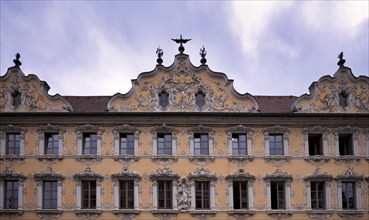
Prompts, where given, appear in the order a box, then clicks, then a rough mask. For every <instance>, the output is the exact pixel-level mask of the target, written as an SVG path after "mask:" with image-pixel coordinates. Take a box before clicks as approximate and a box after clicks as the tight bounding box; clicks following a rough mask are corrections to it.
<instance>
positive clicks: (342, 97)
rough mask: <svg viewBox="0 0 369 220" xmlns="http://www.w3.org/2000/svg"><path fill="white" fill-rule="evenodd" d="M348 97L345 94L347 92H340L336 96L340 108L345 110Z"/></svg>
mask: <svg viewBox="0 0 369 220" xmlns="http://www.w3.org/2000/svg"><path fill="white" fill-rule="evenodd" d="M348 97H349V95H348V94H347V92H345V91H342V92H341V93H340V94H339V95H338V100H339V105H340V106H341V107H342V108H346V107H347V106H348Z"/></svg>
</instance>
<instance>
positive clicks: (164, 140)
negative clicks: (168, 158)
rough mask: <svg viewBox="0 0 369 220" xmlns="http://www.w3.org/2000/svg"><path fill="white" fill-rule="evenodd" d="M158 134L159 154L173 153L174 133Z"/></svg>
mask: <svg viewBox="0 0 369 220" xmlns="http://www.w3.org/2000/svg"><path fill="white" fill-rule="evenodd" d="M157 136H158V155H163V154H165V155H172V135H171V134H157Z"/></svg>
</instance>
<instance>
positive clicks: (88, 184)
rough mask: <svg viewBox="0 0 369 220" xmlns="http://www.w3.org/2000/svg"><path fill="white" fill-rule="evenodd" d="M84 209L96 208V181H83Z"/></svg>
mask: <svg viewBox="0 0 369 220" xmlns="http://www.w3.org/2000/svg"><path fill="white" fill-rule="evenodd" d="M82 208H83V209H95V208H96V181H82Z"/></svg>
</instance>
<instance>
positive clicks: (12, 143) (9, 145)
mask: <svg viewBox="0 0 369 220" xmlns="http://www.w3.org/2000/svg"><path fill="white" fill-rule="evenodd" d="M10 136H12V137H13V136H14V138H12V140H10ZM17 137H18V138H17ZM17 139H19V140H17ZM17 143H18V144H17ZM17 145H18V146H19V147H17ZM20 145H21V133H20V132H7V133H6V149H5V154H6V155H18V156H19V155H20V151H21V146H20ZM11 149H12V151H11V153H10V150H11Z"/></svg>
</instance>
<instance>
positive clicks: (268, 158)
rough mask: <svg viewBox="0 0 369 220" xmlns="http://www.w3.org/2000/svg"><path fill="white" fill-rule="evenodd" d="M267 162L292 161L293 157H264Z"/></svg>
mask: <svg viewBox="0 0 369 220" xmlns="http://www.w3.org/2000/svg"><path fill="white" fill-rule="evenodd" d="M264 159H265V160H267V161H270V160H274V161H282V160H283V161H290V160H291V156H286V155H268V156H265V157H264Z"/></svg>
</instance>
